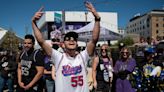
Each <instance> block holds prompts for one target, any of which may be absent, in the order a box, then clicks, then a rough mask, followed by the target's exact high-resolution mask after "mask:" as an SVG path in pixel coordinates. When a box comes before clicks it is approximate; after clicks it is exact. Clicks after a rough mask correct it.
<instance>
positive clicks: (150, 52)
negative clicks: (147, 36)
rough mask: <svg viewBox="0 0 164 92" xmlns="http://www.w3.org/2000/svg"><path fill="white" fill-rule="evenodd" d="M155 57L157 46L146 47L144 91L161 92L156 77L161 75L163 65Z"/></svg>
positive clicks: (143, 68)
mask: <svg viewBox="0 0 164 92" xmlns="http://www.w3.org/2000/svg"><path fill="white" fill-rule="evenodd" d="M154 58H155V48H154V47H153V46H149V47H146V48H145V60H144V61H143V63H142V66H143V67H142V71H143V84H144V85H143V87H144V89H143V91H144V92H159V89H158V87H157V80H156V79H157V78H158V77H159V76H160V73H161V70H162V67H163V65H162V64H161V63H160V62H157V61H156V60H155V59H154ZM148 81H149V82H148ZM148 84H150V85H148ZM146 88H147V89H146Z"/></svg>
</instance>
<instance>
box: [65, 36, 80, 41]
mask: <svg viewBox="0 0 164 92" xmlns="http://www.w3.org/2000/svg"><path fill="white" fill-rule="evenodd" d="M64 41H77V39H76V38H73V37H66V38H65V39H64Z"/></svg>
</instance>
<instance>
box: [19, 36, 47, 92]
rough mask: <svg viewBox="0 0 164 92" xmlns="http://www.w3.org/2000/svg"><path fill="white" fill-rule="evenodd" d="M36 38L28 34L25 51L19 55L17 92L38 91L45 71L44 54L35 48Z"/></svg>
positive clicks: (24, 44)
mask: <svg viewBox="0 0 164 92" xmlns="http://www.w3.org/2000/svg"><path fill="white" fill-rule="evenodd" d="M34 44H35V39H34V37H33V35H30V34H27V35H25V38H24V43H23V47H24V48H23V51H22V53H21V54H20V56H19V62H18V69H17V73H18V74H17V76H18V84H19V87H18V89H17V92H38V90H40V88H39V87H38V85H39V79H40V78H41V77H42V75H43V72H44V54H43V52H42V51H41V50H40V49H37V50H35V49H34Z"/></svg>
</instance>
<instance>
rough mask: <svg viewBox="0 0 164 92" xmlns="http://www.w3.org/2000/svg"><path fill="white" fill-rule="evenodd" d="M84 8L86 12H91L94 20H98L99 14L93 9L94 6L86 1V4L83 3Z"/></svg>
mask: <svg viewBox="0 0 164 92" xmlns="http://www.w3.org/2000/svg"><path fill="white" fill-rule="evenodd" d="M85 6H86V8H87V9H88V11H90V12H92V14H93V15H94V16H95V17H96V18H99V17H100V16H99V14H98V13H97V11H96V9H95V8H94V6H93V5H92V4H91V3H90V2H88V1H86V2H85Z"/></svg>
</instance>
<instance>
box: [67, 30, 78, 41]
mask: <svg viewBox="0 0 164 92" xmlns="http://www.w3.org/2000/svg"><path fill="white" fill-rule="evenodd" d="M67 37H68V38H70V37H73V38H74V39H75V40H76V41H77V39H78V34H77V33H76V32H73V31H71V32H68V33H66V34H65V36H64V41H65V40H66V38H67Z"/></svg>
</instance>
